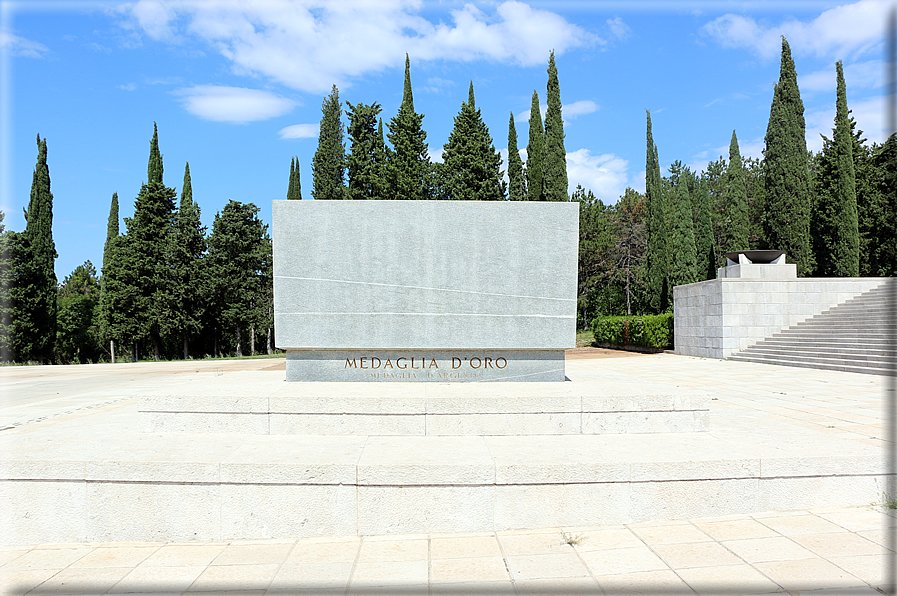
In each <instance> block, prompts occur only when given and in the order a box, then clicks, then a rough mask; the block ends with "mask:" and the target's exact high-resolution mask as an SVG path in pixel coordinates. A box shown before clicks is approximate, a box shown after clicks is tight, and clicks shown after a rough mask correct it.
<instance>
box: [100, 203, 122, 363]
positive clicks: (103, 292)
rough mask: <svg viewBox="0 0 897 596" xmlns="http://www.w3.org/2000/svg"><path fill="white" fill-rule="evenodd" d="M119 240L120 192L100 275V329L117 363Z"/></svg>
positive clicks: (111, 208) (112, 207) (111, 216)
mask: <svg viewBox="0 0 897 596" xmlns="http://www.w3.org/2000/svg"><path fill="white" fill-rule="evenodd" d="M118 240H119V221H118V193H117V192H114V193H112V204H111V205H110V206H109V221H108V222H107V224H106V243H105V244H104V245H103V265H102V275H101V277H100V329H101V330H102V334H103V337H105V338H108V339H109V358H110V360H111V361H112V362H113V363H115V360H116V355H115V341H116V339H118V338H119V335H120V334H119V333H118V332H117V329H116V325H115V312H114V309H115V301H116V300H115V295H114V294H115V292H116V291H118V290H119V289H120V288H119V285H120V284H119V283H118V279H117V277H118V274H117V272H116V271H115V268H116V265H115V263H116V259H115V252H116V249H117V247H118Z"/></svg>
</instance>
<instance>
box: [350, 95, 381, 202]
mask: <svg viewBox="0 0 897 596" xmlns="http://www.w3.org/2000/svg"><path fill="white" fill-rule="evenodd" d="M346 105H347V106H349V109H348V110H347V111H346V114H347V115H348V116H349V128H348V132H349V138H350V139H351V140H352V147H351V149H350V150H349V159H348V164H349V196H348V198H350V199H379V198H381V197H380V195H379V192H380V187H381V171H380V170H381V167H382V162H380V161H379V159H382V157H381V154H382V150H381V147H380V139H379V137H378V135H379V133H378V130H377V127H376V125H377V120H378V119H377V114H379V113H380V104H378V103H377V102H374V103H373V104H371V105H367V104H364V103H361V102H359V103H358V105H354V106H353V105H352V104H351V103H349V102H346Z"/></svg>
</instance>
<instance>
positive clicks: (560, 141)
mask: <svg viewBox="0 0 897 596" xmlns="http://www.w3.org/2000/svg"><path fill="white" fill-rule="evenodd" d="M546 97H547V101H548V109H547V110H546V112H545V145H544V147H543V154H542V155H543V157H542V195H543V196H544V197H545V200H546V201H567V200H569V196H568V195H567V151H566V149H564V119H563V117H562V116H561V88H560V85H559V84H558V70H557V67H556V66H555V64H554V51H553V50H552V52H551V57H550V58H549V59H548V93H547V96H546Z"/></svg>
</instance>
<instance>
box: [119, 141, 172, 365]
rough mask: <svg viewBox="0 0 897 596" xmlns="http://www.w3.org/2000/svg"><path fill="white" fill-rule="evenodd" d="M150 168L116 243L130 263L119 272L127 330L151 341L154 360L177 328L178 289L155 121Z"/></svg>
mask: <svg viewBox="0 0 897 596" xmlns="http://www.w3.org/2000/svg"><path fill="white" fill-rule="evenodd" d="M153 128H154V132H153V140H152V142H151V143H150V159H149V168H148V173H149V177H150V181H149V182H147V183H146V184H144V185H142V186H141V188H140V193H139V194H138V195H137V199H136V200H135V202H134V216H133V217H131V218H125V226H126V227H127V234H126V236H127V239H126V241H125V242H124V243H123V244H124V247H117V248H116V253H117V254H116V257H117V258H124V260H125V262H127V263H128V264H129V266H128V267H126V268H125V269H124V270H123V271H121V274H122V277H123V280H122V283H123V285H124V286H125V287H124V288H123V290H122V291H121V292H120V297H121V300H122V305H121V308H122V309H123V310H122V312H121V314H123V315H124V316H125V317H126V318H128V319H130V320H131V321H132V323H131V324H130V325H128V326H127V328H126V332H127V333H128V335H130V337H131V339H132V340H133V341H134V342H135V344H134V348H135V359H136V356H137V353H136V349H137V347H138V342H139V341H143V340H148V341H149V342H150V343H151V345H152V347H153V356H154V358H155V359H157V360H158V359H159V358H160V357H161V350H162V341H163V339H164V338H165V337H166V336H167V335H168V334H169V333H170V332H171V331H172V329H173V327H174V321H175V314H174V313H173V312H172V311H173V308H174V297H173V293H174V288H173V283H174V281H173V278H172V276H171V267H172V262H171V260H172V257H171V243H172V238H171V234H172V233H173V231H174V228H175V202H174V199H175V196H176V193H175V190H174V189H173V188H169V187H167V186H165V184H164V183H163V181H162V178H161V176H162V158H161V154H160V153H159V144H158V135H157V133H156V131H155V125H154V126H153Z"/></svg>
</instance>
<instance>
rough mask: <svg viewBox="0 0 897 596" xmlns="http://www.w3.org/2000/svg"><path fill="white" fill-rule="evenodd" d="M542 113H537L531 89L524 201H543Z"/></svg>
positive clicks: (537, 95)
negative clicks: (531, 101) (531, 99)
mask: <svg viewBox="0 0 897 596" xmlns="http://www.w3.org/2000/svg"><path fill="white" fill-rule="evenodd" d="M544 143H545V133H544V132H543V130H542V113H541V112H540V111H539V94H538V93H536V90H535V89H533V104H532V106H531V107H530V109H529V145H527V146H526V200H527V201H544V200H545V194H544V192H543V188H542V183H543V180H542V177H543V176H542V167H543V155H544V151H543V145H544Z"/></svg>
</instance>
